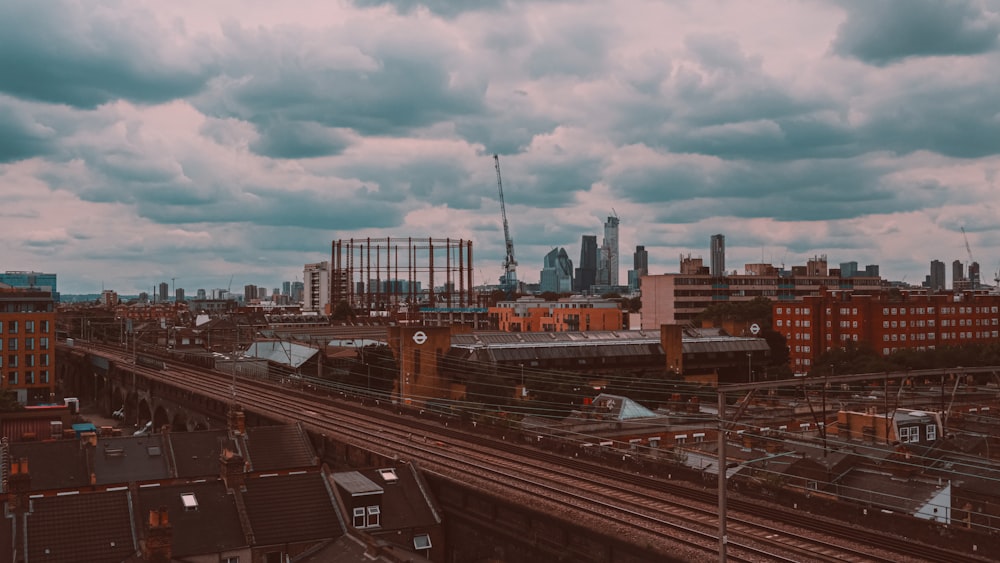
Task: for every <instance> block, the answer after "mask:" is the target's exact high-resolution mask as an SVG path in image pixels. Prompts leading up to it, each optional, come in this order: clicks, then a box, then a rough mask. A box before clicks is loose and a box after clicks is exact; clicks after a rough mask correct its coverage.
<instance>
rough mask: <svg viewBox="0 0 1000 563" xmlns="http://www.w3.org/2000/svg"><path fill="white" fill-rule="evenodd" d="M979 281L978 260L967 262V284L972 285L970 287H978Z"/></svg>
mask: <svg viewBox="0 0 1000 563" xmlns="http://www.w3.org/2000/svg"><path fill="white" fill-rule="evenodd" d="M980 282H981V280H980V278H979V262H972V263H971V264H969V284H971V285H972V289H979V287H980Z"/></svg>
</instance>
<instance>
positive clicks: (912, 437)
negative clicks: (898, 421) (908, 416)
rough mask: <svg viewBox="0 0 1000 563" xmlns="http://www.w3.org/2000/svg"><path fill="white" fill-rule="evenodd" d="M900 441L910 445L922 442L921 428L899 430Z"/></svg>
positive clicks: (905, 427) (911, 427) (912, 427)
mask: <svg viewBox="0 0 1000 563" xmlns="http://www.w3.org/2000/svg"><path fill="white" fill-rule="evenodd" d="M899 441H900V442H902V443H904V444H908V443H915V442H919V441H920V427H919V426H903V427H901V428H900V429H899Z"/></svg>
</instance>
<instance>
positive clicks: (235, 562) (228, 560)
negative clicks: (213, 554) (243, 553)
mask: <svg viewBox="0 0 1000 563" xmlns="http://www.w3.org/2000/svg"><path fill="white" fill-rule="evenodd" d="M222 563H240V556H239V555H232V556H230V557H223V558H222Z"/></svg>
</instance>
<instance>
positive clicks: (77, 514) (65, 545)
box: [26, 490, 138, 563]
mask: <svg viewBox="0 0 1000 563" xmlns="http://www.w3.org/2000/svg"><path fill="white" fill-rule="evenodd" d="M128 497H129V493H128V491H126V490H122V491H110V492H99V493H80V494H75V495H68V496H56V497H45V498H37V499H33V500H32V512H31V515H30V516H29V517H28V518H26V526H27V533H28V535H27V537H28V547H27V561H32V562H45V563H79V562H80V561H87V562H88V563H120V562H121V561H124V560H125V559H126V558H128V557H129V556H130V555H132V554H134V553H136V552H137V551H138V542H137V541H136V537H135V534H134V531H133V525H132V524H133V523H132V520H131V517H130V510H129V498H128Z"/></svg>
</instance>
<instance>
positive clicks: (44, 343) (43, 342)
mask: <svg viewBox="0 0 1000 563" xmlns="http://www.w3.org/2000/svg"><path fill="white" fill-rule="evenodd" d="M38 349H39V350H48V349H49V337H48V336H43V337H41V338H39V339H38Z"/></svg>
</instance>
